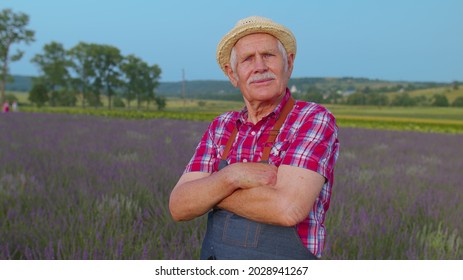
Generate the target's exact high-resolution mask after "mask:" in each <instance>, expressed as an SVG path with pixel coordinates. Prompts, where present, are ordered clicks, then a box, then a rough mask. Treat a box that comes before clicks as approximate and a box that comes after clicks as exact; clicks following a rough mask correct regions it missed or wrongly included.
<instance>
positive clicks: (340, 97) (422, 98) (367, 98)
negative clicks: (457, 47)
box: [296, 82, 463, 107]
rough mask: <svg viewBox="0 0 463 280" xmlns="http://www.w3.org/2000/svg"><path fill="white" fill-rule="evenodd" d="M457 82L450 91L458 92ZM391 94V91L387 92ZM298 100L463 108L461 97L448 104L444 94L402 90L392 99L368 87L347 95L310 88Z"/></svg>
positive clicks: (348, 103) (299, 95)
mask: <svg viewBox="0 0 463 280" xmlns="http://www.w3.org/2000/svg"><path fill="white" fill-rule="evenodd" d="M458 88H459V85H458V83H457V82H454V83H453V84H452V89H448V91H450V90H458ZM388 92H391V91H388ZM296 95H297V97H298V98H300V99H303V100H307V101H311V102H315V103H325V104H327V103H331V104H346V105H373V106H401V107H412V106H435V107H449V106H454V107H463V96H459V97H457V98H456V99H455V100H453V102H449V100H448V98H447V96H446V95H445V93H435V94H433V95H432V96H427V95H419V96H411V95H410V94H409V93H408V92H407V91H405V90H404V89H403V88H402V89H399V92H398V93H397V94H395V95H393V96H392V97H389V96H388V95H387V94H386V93H385V92H380V91H378V90H372V89H370V88H369V87H368V86H367V87H364V88H361V89H356V90H353V91H352V92H349V93H348V94H342V93H339V92H325V91H323V90H320V89H318V88H316V87H310V88H309V89H307V91H306V92H304V93H300V94H296Z"/></svg>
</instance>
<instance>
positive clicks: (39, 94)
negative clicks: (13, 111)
mask: <svg viewBox="0 0 463 280" xmlns="http://www.w3.org/2000/svg"><path fill="white" fill-rule="evenodd" d="M29 101H30V102H31V103H34V104H36V105H37V106H38V107H42V106H43V105H44V104H45V103H46V102H47V101H48V89H47V87H46V86H45V85H44V84H41V83H34V85H33V86H32V89H31V91H30V92H29Z"/></svg>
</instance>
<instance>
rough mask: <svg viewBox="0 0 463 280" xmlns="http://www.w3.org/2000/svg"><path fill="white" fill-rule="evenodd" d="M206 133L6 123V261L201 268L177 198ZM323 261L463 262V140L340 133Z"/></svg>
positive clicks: (2, 188) (0, 213) (17, 116)
mask: <svg viewBox="0 0 463 280" xmlns="http://www.w3.org/2000/svg"><path fill="white" fill-rule="evenodd" d="M206 127H207V123H206V122H193V121H179V120H162V119H153V120H124V119H111V118H104V117H95V116H82V115H64V114H43V113H8V114H1V115H0V259H195V258H198V256H199V248H200V242H201V238H202V235H203V234H204V230H205V219H204V218H201V219H197V220H194V221H191V222H186V223H174V222H173V221H172V220H171V218H170V215H169V212H168V197H169V193H170V190H171V188H172V187H173V185H174V184H175V182H176V181H177V179H178V177H179V176H180V174H181V173H182V171H183V168H184V166H185V165H186V163H187V161H188V160H189V159H190V157H191V155H192V153H193V150H194V148H195V146H196V143H197V142H198V140H199V138H200V136H201V135H202V133H203V132H204V130H205V129H206ZM340 142H341V153H340V157H339V161H338V165H337V169H336V173H335V178H336V181H335V185H334V189H333V198H332V205H331V208H330V210H329V212H328V218H327V229H328V241H327V242H328V243H327V250H326V254H325V256H324V258H325V259H463V219H462V218H461V217H462V214H463V172H462V170H463V149H462V148H461V145H462V143H463V135H462V134H426V133H419V132H406V131H386V130H368V129H361V128H341V131H340Z"/></svg>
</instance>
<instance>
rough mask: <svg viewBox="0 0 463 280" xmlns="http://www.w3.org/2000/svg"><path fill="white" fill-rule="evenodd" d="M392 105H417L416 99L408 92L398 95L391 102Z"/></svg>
mask: <svg viewBox="0 0 463 280" xmlns="http://www.w3.org/2000/svg"><path fill="white" fill-rule="evenodd" d="M391 105H392V106H401V107H411V106H415V105H416V100H415V99H413V98H412V97H411V96H410V95H409V94H408V93H406V92H404V93H401V94H399V95H397V96H396V97H395V98H394V99H393V100H392V102H391Z"/></svg>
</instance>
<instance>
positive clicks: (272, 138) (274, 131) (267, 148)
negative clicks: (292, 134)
mask: <svg viewBox="0 0 463 280" xmlns="http://www.w3.org/2000/svg"><path fill="white" fill-rule="evenodd" d="M294 103H295V101H294V98H292V97H291V98H290V99H289V100H288V102H286V104H285V107H284V108H283V110H282V111H281V114H280V116H279V117H278V120H277V121H276V123H275V124H274V125H273V128H272V129H271V130H270V132H269V136H268V139H267V143H265V147H264V151H263V152H262V157H261V159H260V161H268V157H269V156H270V150H271V149H272V147H273V143H275V139H276V138H277V136H278V134H279V133H280V128H281V126H282V125H283V123H284V122H285V120H286V117H287V116H288V114H289V112H291V109H293V106H294Z"/></svg>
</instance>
